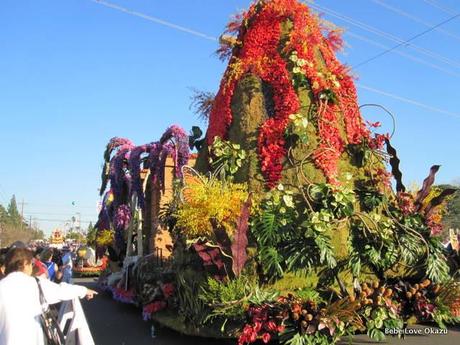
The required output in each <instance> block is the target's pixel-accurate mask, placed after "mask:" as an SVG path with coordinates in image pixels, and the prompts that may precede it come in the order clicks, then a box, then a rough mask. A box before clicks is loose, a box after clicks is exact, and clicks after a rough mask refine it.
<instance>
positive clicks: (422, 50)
mask: <svg viewBox="0 0 460 345" xmlns="http://www.w3.org/2000/svg"><path fill="white" fill-rule="evenodd" d="M305 1H307V2H308V5H309V6H310V7H311V8H313V9H315V10H317V11H319V12H324V13H326V14H328V15H330V16H333V17H335V18H338V19H340V20H342V21H344V22H347V23H350V24H351V25H354V26H356V27H358V28H360V29H363V30H366V31H368V32H371V33H373V34H375V35H378V36H380V37H384V38H386V39H388V40H391V41H393V42H397V43H402V42H405V40H404V39H402V38H400V37H398V36H394V35H392V34H390V33H388V32H386V31H382V30H380V29H377V28H376V27H373V26H371V25H368V24H366V23H363V22H361V21H358V20H356V19H353V18H350V17H348V16H345V15H343V14H341V13H338V12H336V11H334V10H331V9H329V8H326V7H321V6H318V5H315V4H313V3H311V1H312V0H305ZM407 45H408V46H409V47H410V48H412V49H414V50H416V51H418V52H420V53H422V54H424V55H426V56H429V57H431V58H435V59H437V60H439V61H442V62H443V63H445V64H448V65H451V66H454V67H456V66H458V65H459V64H460V63H459V62H458V61H455V60H452V59H450V58H448V57H445V56H442V55H440V54H438V53H435V52H433V51H431V50H429V49H426V48H422V47H419V46H417V45H415V44H413V43H409V44H407Z"/></svg>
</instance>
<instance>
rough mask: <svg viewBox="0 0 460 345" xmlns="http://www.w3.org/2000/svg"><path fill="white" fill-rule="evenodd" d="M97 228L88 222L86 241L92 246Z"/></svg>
mask: <svg viewBox="0 0 460 345" xmlns="http://www.w3.org/2000/svg"><path fill="white" fill-rule="evenodd" d="M96 232H97V229H96V228H95V227H94V226H93V223H89V225H88V229H87V230H86V243H87V244H88V245H89V246H92V245H93V244H94V243H95V242H96Z"/></svg>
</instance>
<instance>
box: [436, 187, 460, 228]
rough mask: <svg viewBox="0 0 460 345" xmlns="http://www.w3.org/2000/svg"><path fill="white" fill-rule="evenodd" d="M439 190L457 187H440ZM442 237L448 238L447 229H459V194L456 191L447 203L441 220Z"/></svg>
mask: <svg viewBox="0 0 460 345" xmlns="http://www.w3.org/2000/svg"><path fill="white" fill-rule="evenodd" d="M438 187H439V188H440V189H441V190H444V189H447V188H455V187H457V188H458V186H451V185H440V186H438ZM442 223H443V228H444V232H445V234H444V237H448V231H449V229H460V192H458V191H457V193H455V194H454V195H453V196H452V197H451V198H450V199H449V200H448V201H447V206H446V211H445V214H444V216H443V218H442Z"/></svg>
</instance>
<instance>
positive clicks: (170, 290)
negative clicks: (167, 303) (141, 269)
mask: <svg viewBox="0 0 460 345" xmlns="http://www.w3.org/2000/svg"><path fill="white" fill-rule="evenodd" d="M160 288H161V292H163V296H164V298H165V299H168V298H169V297H171V296H172V295H173V294H174V290H175V289H174V285H173V284H172V283H166V284H162V285H161V286H160Z"/></svg>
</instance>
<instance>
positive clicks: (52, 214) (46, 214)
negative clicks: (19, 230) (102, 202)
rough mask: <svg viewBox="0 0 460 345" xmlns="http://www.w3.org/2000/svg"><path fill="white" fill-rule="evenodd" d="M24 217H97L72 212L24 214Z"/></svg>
mask: <svg viewBox="0 0 460 345" xmlns="http://www.w3.org/2000/svg"><path fill="white" fill-rule="evenodd" d="M24 214H25V215H26V216H30V215H32V216H35V215H39V216H40V215H43V216H68V217H75V215H77V214H80V215H81V216H83V217H93V216H94V215H97V212H95V213H94V214H87V213H86V214H83V213H80V212H74V213H54V212H24Z"/></svg>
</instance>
